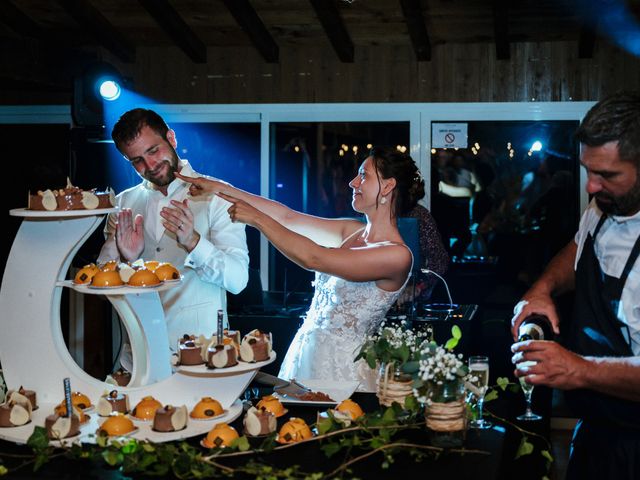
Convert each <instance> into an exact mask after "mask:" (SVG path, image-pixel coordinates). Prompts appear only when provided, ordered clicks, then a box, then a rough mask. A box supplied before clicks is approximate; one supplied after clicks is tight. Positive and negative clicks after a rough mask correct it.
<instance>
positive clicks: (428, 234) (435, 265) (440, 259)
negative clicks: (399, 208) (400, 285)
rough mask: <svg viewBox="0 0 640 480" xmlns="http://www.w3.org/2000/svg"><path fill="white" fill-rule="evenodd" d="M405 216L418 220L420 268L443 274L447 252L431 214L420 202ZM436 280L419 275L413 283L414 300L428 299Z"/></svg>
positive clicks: (432, 276)
mask: <svg viewBox="0 0 640 480" xmlns="http://www.w3.org/2000/svg"><path fill="white" fill-rule="evenodd" d="M405 216H406V217H410V218H415V219H417V220H418V238H419V241H420V255H421V257H422V265H420V268H427V269H429V270H430V271H432V272H434V273H436V274H438V275H444V274H445V273H446V271H447V269H448V268H449V254H448V253H447V250H446V249H445V248H444V245H443V244H442V237H441V236H440V232H439V231H438V226H437V225H436V222H435V220H434V219H433V216H431V213H429V210H427V209H426V208H425V207H423V206H422V205H420V204H418V205H416V206H415V207H414V208H413V209H412V210H411V211H410V212H409V213H408V214H407V215H405ZM438 281H439V280H438V277H436V276H435V275H431V274H426V275H421V276H420V279H419V280H418V281H417V282H416V285H415V292H414V293H413V297H414V300H417V301H428V300H429V298H430V297H431V293H432V292H433V288H434V287H435V285H436V283H437V282H438Z"/></svg>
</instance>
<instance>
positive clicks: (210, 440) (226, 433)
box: [202, 423, 240, 448]
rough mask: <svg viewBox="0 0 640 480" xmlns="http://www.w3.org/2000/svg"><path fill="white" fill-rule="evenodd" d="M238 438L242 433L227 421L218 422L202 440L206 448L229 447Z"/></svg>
mask: <svg viewBox="0 0 640 480" xmlns="http://www.w3.org/2000/svg"><path fill="white" fill-rule="evenodd" d="M236 438H240V435H238V432H237V431H236V429H235V428H233V427H232V426H230V425H228V424H226V423H218V424H216V426H215V427H213V429H212V430H211V431H210V432H209V433H208V434H207V436H206V437H205V438H204V439H203V440H202V446H204V447H206V448H220V447H229V446H230V445H231V443H232V442H233V441H234V440H235V439H236Z"/></svg>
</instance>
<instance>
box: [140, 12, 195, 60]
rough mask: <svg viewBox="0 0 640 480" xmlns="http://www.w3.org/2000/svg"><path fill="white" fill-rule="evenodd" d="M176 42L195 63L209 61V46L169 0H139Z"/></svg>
mask: <svg viewBox="0 0 640 480" xmlns="http://www.w3.org/2000/svg"><path fill="white" fill-rule="evenodd" d="M138 2H139V3H140V5H142V6H143V7H144V8H145V10H147V12H149V15H151V16H152V17H153V18H154V20H155V21H156V22H157V23H158V25H160V26H161V27H162V28H163V30H164V31H165V32H166V33H167V35H169V37H170V38H171V39H172V40H173V41H174V42H175V44H176V45H177V46H178V47H180V48H181V49H182V51H183V52H184V53H185V54H186V55H187V56H188V57H189V58H190V59H191V60H193V61H194V62H195V63H207V46H206V45H205V44H204V43H203V42H202V40H200V39H199V38H198V36H197V35H196V34H195V32H194V31H193V30H192V29H191V27H190V26H189V25H187V23H186V22H185V21H184V20H183V19H182V17H181V16H180V15H179V14H178V12H177V11H176V10H175V9H174V8H173V7H172V6H171V4H170V3H169V1H168V0H138Z"/></svg>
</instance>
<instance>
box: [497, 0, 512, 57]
mask: <svg viewBox="0 0 640 480" xmlns="http://www.w3.org/2000/svg"><path fill="white" fill-rule="evenodd" d="M493 32H494V34H493V36H494V38H495V42H496V58H497V59H498V60H509V59H510V58H511V49H510V46H509V2H508V1H507V0H493Z"/></svg>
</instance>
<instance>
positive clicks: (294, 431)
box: [276, 417, 313, 443]
mask: <svg viewBox="0 0 640 480" xmlns="http://www.w3.org/2000/svg"><path fill="white" fill-rule="evenodd" d="M312 436H313V434H312V433H311V429H310V428H309V426H308V425H307V424H306V422H305V421H304V420H303V419H301V418H294V417H292V418H291V419H290V420H289V421H288V422H286V423H285V424H284V425H282V428H281V429H280V431H279V432H278V438H277V439H276V441H277V442H278V443H296V442H301V441H302V440H306V439H308V438H311V437H312Z"/></svg>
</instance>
